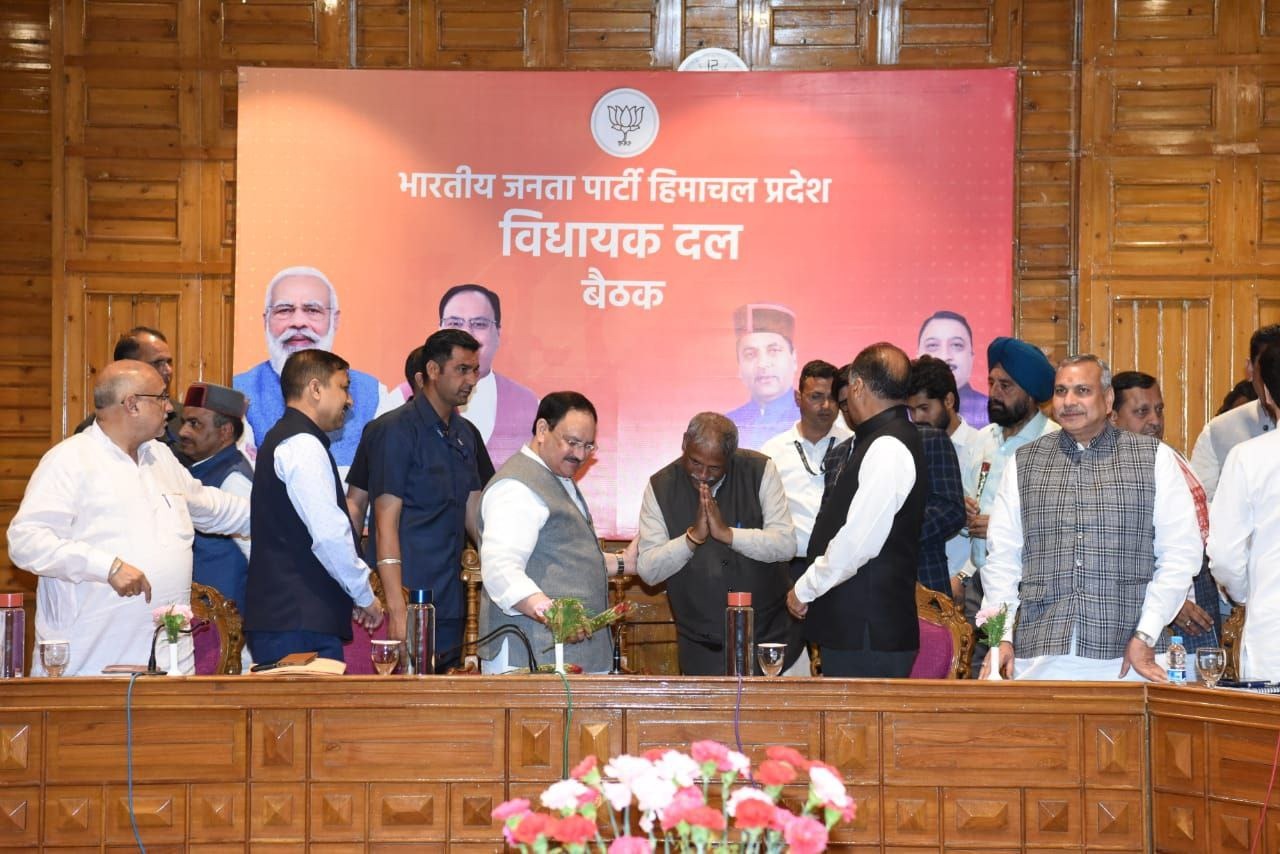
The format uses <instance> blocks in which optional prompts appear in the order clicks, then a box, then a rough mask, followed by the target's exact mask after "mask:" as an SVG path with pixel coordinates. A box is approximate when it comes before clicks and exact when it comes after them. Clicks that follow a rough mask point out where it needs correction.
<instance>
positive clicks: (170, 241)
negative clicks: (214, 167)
mask: <svg viewBox="0 0 1280 854" xmlns="http://www.w3.org/2000/svg"><path fill="white" fill-rule="evenodd" d="M67 173H68V175H67V218H66V231H67V257H68V259H81V258H84V259H93V260H98V261H119V260H121V258H123V257H128V258H130V259H132V260H135V261H179V260H193V259H195V258H197V257H199V233H200V232H199V226H200V221H199V220H200V218H199V215H198V210H199V206H198V205H197V204H196V199H198V198H199V191H200V170H199V168H198V165H197V164H196V163H194V162H192V163H183V162H182V161H178V160H122V159H115V160H109V161H108V160H81V159H78V158H71V159H69V160H68V161H67Z"/></svg>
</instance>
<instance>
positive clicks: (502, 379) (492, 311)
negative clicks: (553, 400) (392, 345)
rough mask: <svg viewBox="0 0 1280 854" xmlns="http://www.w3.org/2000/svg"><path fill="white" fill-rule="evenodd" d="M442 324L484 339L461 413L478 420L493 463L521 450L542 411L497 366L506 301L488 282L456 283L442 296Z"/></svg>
mask: <svg viewBox="0 0 1280 854" xmlns="http://www.w3.org/2000/svg"><path fill="white" fill-rule="evenodd" d="M440 328H441V329H463V330H466V331H468V332H470V333H471V334H472V335H473V336H475V339H476V340H477V341H479V342H480V373H479V375H478V378H477V381H476V384H475V389H474V390H473V391H472V392H471V399H470V400H468V401H467V403H466V406H463V407H461V408H459V410H458V411H459V412H461V413H462V414H463V415H465V416H466V417H467V420H468V421H470V422H471V423H473V424H475V425H476V429H477V430H479V431H480V435H481V436H482V437H483V439H484V443H485V446H486V447H487V448H488V453H489V457H490V458H491V459H492V460H493V464H494V465H496V466H500V465H502V464H503V463H505V462H506V461H507V459H508V458H510V457H511V455H512V454H514V453H516V452H517V451H519V450H520V446H521V445H523V444H524V441H525V437H527V436H528V435H529V425H530V424H532V423H533V420H534V414H535V413H536V412H537V410H538V396H537V395H535V394H534V393H533V392H532V391H530V390H529V389H527V388H525V387H524V386H522V385H520V383H518V382H516V381H515V380H513V379H511V378H510V377H507V376H505V375H503V374H500V373H498V372H497V371H495V370H494V369H493V360H494V358H495V357H497V355H498V349H499V347H501V345H502V300H501V299H499V297H498V295H497V294H496V293H494V292H493V291H491V290H489V289H488V288H486V287H484V286H483V285H477V284H465V285H454V286H453V287H452V288H449V290H447V291H445V292H444V296H442V297H440Z"/></svg>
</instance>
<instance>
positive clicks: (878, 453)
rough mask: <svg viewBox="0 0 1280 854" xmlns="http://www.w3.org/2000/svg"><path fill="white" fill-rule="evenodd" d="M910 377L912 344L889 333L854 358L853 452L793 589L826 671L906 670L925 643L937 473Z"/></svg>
mask: <svg viewBox="0 0 1280 854" xmlns="http://www.w3.org/2000/svg"><path fill="white" fill-rule="evenodd" d="M910 380H911V361H910V359H908V358H907V354H906V353H904V352H902V350H900V349H898V348H897V347H895V346H893V345H892V344H887V343H884V342H881V343H879V344H872V345H871V346H870V347H867V348H866V349H864V350H863V351H862V352H861V353H859V354H858V356H857V358H855V359H854V360H853V364H852V365H851V366H850V368H849V383H848V386H847V391H848V398H847V409H848V412H849V416H850V419H851V420H852V421H853V424H854V433H853V453H852V455H851V456H850V457H849V461H848V463H847V464H846V465H845V466H844V468H843V470H842V471H841V472H840V476H839V477H838V478H837V479H836V482H835V484H833V485H832V487H831V490H830V491H829V492H828V494H827V496H826V500H825V501H824V502H823V505H822V509H821V510H820V511H819V512H818V518H817V519H816V520H815V521H814V524H813V535H812V536H811V537H810V538H809V558H810V560H811V563H810V565H809V568H808V569H807V570H806V571H805V573H804V575H802V576H801V577H800V580H799V581H797V582H796V584H795V587H794V588H792V589H791V591H790V592H789V593H788V594H787V607H788V608H789V609H790V610H791V613H792V614H793V615H794V616H795V617H796V618H797V619H802V620H804V621H805V637H806V638H807V639H808V640H810V641H812V642H814V643H816V644H817V645H818V647H819V649H820V650H821V652H822V674H823V675H824V676H841V677H847V676H870V677H889V678H903V677H906V676H908V675H910V673H911V666H912V665H913V664H914V663H915V657H916V652H917V651H918V649H919V647H920V627H919V624H918V623H917V621H916V578H917V566H918V562H919V556H920V526H921V521H922V519H923V518H924V507H925V500H926V497H927V495H928V492H929V476H928V472H927V470H926V467H925V460H924V450H923V446H922V440H921V438H920V431H919V430H917V429H916V426H915V425H914V424H912V423H911V419H910V417H908V414H907V407H906V398H907V391H908V389H909V387H910Z"/></svg>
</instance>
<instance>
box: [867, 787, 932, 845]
mask: <svg viewBox="0 0 1280 854" xmlns="http://www.w3.org/2000/svg"><path fill="white" fill-rule="evenodd" d="M881 799H882V802H883V806H882V807H881V816H882V818H881V825H882V827H883V829H884V835H883V837H882V838H883V840H884V843H885V850H886V851H890V850H897V849H894V848H891V847H890V846H895V845H896V846H907V845H918V846H928V847H927V848H921V849H915V850H937V849H938V848H940V847H941V845H940V841H941V836H942V830H941V827H940V824H939V822H940V818H939V816H940V814H941V812H942V810H941V807H940V805H939V794H938V790H937V789H936V788H933V787H931V786H884V787H883V788H882V793H881ZM903 850H906V849H905V848H904V849H903Z"/></svg>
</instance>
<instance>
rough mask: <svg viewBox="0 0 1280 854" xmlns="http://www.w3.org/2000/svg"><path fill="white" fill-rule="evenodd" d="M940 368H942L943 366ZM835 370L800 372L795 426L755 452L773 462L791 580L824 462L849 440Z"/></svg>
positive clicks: (817, 363) (825, 366)
mask: <svg viewBox="0 0 1280 854" xmlns="http://www.w3.org/2000/svg"><path fill="white" fill-rule="evenodd" d="M943 367H946V366H945V365H944V366H943ZM835 377H836V366H835V365H833V364H831V363H830V362H824V361H822V360H821V359H815V360H814V361H812V362H809V363H807V364H806V365H805V366H804V367H803V368H801V369H800V388H799V389H798V390H797V391H796V392H795V397H796V405H798V406H799V407H800V420H799V421H797V422H796V423H795V424H793V425H791V429H790V430H787V431H785V432H783V433H779V434H778V435H777V436H774V437H773V438H772V439H770V440H769V441H767V442H765V443H764V444H763V445H762V446H760V453H762V454H764V455H765V456H766V457H768V458H769V459H771V460H773V464H774V465H775V466H777V468H778V474H779V475H780V476H781V478H782V488H783V489H784V490H785V491H786V493H787V504H788V505H789V506H790V509H791V522H792V524H793V525H794V526H795V529H796V553H795V557H794V558H793V559H792V561H791V572H792V579H793V580H794V579H796V578H799V577H800V574H801V573H803V572H804V570H805V568H806V567H808V565H809V563H808V561H807V560H806V559H805V555H806V554H807V553H808V551H809V533H810V532H811V531H812V530H813V520H814V519H815V518H817V516H818V508H819V507H821V506H822V491H823V488H824V487H825V482H824V479H823V474H824V471H823V470H824V468H825V466H826V456H827V454H829V453H831V450H832V448H834V447H835V446H836V444H837V443H839V442H842V441H844V440H845V439H847V438H849V436H851V435H853V431H852V430H850V429H849V428H848V427H847V426H846V425H845V423H844V419H842V418H839V417H837V416H838V415H839V412H840V409H839V407H838V406H837V405H836V399H835V396H834V394H833V393H832V385H833V383H834V382H835Z"/></svg>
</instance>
